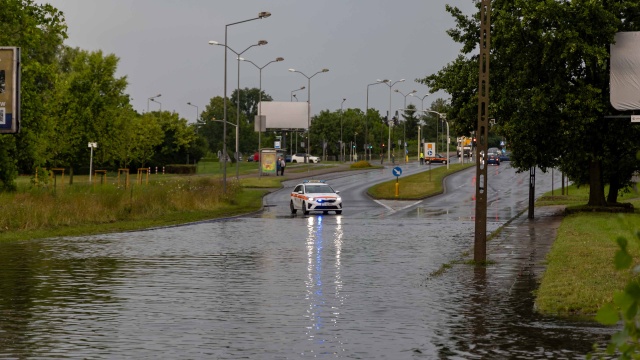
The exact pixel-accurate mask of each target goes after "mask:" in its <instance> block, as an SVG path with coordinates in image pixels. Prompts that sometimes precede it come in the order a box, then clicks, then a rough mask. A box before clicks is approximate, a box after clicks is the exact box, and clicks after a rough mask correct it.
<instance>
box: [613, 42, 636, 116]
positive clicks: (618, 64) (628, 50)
mask: <svg viewBox="0 0 640 360" xmlns="http://www.w3.org/2000/svg"><path fill="white" fill-rule="evenodd" d="M609 85H610V87H611V94H610V101H611V106H613V107H614V108H615V109H616V110H620V111H625V110H640V32H639V31H634V32H619V33H617V34H616V37H615V44H612V45H611V73H610V78H609Z"/></svg>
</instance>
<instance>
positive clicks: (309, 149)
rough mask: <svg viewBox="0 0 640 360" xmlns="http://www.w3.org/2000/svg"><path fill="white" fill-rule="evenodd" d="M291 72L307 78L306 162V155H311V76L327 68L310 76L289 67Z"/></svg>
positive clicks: (323, 71) (323, 70) (325, 70)
mask: <svg viewBox="0 0 640 360" xmlns="http://www.w3.org/2000/svg"><path fill="white" fill-rule="evenodd" d="M289 71H291V72H297V73H299V74H301V75H302V76H304V77H306V78H307V154H305V156H304V162H308V160H307V156H308V155H311V78H313V77H314V76H316V75H318V74H320V73H325V72H328V71H329V69H322V70H320V71H318V72H316V73H315V74H313V75H311V76H307V75H306V74H305V73H303V72H302V71H298V70H296V69H289Z"/></svg>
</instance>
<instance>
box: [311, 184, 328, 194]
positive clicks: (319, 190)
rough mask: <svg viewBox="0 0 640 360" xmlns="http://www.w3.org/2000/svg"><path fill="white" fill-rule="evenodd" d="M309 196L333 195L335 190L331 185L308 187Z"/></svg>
mask: <svg viewBox="0 0 640 360" xmlns="http://www.w3.org/2000/svg"><path fill="white" fill-rule="evenodd" d="M306 191H307V194H320V193H332V192H334V191H333V189H332V188H331V187H330V186H329V185H307V186H306Z"/></svg>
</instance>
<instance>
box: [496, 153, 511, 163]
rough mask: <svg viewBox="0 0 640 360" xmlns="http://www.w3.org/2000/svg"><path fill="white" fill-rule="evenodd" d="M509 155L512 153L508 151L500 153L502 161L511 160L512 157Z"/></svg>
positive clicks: (499, 156)
mask: <svg viewBox="0 0 640 360" xmlns="http://www.w3.org/2000/svg"><path fill="white" fill-rule="evenodd" d="M509 156H511V153H510V152H508V151H506V152H501V153H500V155H498V158H500V161H511V158H510V157H509Z"/></svg>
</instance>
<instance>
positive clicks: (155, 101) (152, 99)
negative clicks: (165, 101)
mask: <svg viewBox="0 0 640 360" xmlns="http://www.w3.org/2000/svg"><path fill="white" fill-rule="evenodd" d="M151 101H153V102H154V103H158V104H160V112H162V103H161V102H160V101H158V100H156V99H154V98H151Z"/></svg>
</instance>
